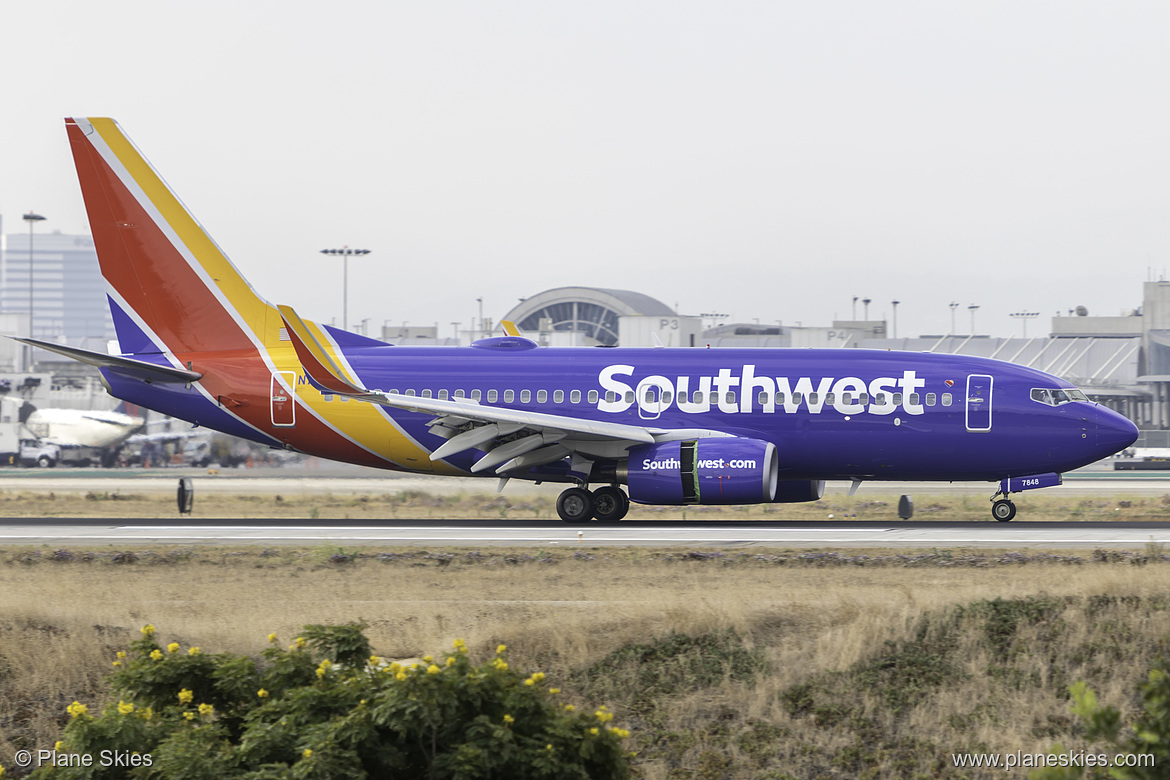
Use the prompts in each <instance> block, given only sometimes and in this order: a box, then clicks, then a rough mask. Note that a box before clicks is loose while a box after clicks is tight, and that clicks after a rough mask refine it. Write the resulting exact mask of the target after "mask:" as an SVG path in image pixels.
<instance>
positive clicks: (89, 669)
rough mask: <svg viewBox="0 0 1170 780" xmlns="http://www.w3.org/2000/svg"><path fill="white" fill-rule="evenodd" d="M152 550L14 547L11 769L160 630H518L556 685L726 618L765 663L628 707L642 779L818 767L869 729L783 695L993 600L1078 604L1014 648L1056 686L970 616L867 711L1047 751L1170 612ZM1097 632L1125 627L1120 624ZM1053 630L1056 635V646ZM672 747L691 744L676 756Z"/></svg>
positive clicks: (971, 580) (1025, 590)
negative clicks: (617, 655)
mask: <svg viewBox="0 0 1170 780" xmlns="http://www.w3.org/2000/svg"><path fill="white" fill-rule="evenodd" d="M152 551H153V553H154V555H142V554H141V551H140V555H139V560H138V562H137V563H131V564H123V565H119V564H116V563H113V562H112V559H111V558H110V557H109V556H108V555H107V556H106V557H100V558H98V559H96V560H93V561H90V562H82V561H80V560H74V561H71V562H54V561H51V560H48V558H49V557H51V556H50V555H46V553H49V551H48V550H47V549H42V550H40V551H39V552H41V553H42V555H40V556H39V557H38V556H35V555H28V554H27V553H28V552H30V551H29V550H21V549H15V548H13V549H8V550H3V551H0V763H6V760H7V759H8V758H10V757H11V756H12V754H13V751H14V750H15V749H16V748H17V747H29V748H32V749H35V748H37V747H47V746H50V745H51V744H52V741H53V740H54V739H55V738H56V735H57V734H58V729H59V727H60V726H61V724H62V721H63V719H64V707H65V705H66V704H68V703H69V702H70V701H72V700H73V699H74V698H77V699H80V700H82V701H88V702H90V703H91V704H97V703H100V701H101V699H102V696H103V689H102V686H101V677H102V675H103V674H104V673H105V671H107V670H108V669H109V668H110V666H109V665H110V661H111V660H112V659H113V654H114V651H115V650H116V649H118V648H120V647H124V646H125V645H126V644H128V643H129V642H130V641H131V640H132V639H134V638H137V633H138V628H139V627H140V626H141V625H143V624H145V623H147V622H151V623H154V624H155V625H156V626H157V627H158V630H159V636H160V638H161V639H163V641H164V642H169V641H171V640H172V639H174V640H178V641H180V642H183V643H191V644H199V645H201V646H202V647H203V648H204V649H205V650H207V651H209V652H212V651H232V652H242V653H256V652H258V651H259V650H261V649H263V647H264V646H265V644H266V643H265V636H266V635H267V634H268V632H270V631H276V632H277V633H278V634H279V635H280V637H281V638H282V639H290V638H292V637H293V636H295V634H296V632H297V630H298V628H299V627H300V626H302V625H303V624H306V623H337V622H344V621H350V620H364V621H365V622H367V623H368V624H369V630H368V632H367V634H368V635H369V637H370V639H371V641H372V643H373V645H374V647H375V649H376V651H377V652H378V653H380V654H383V655H386V656H390V657H410V656H418V655H421V654H424V653H427V652H431V653H438V652H441V651H443V650H444V649H445V648H448V647H450V646H451V641H452V640H453V639H455V638H457V637H458V638H463V639H465V640H467V642H468V644H469V645H470V646H471V647H472V648H473V652H476V653H484V652H487V651H489V650H490V649H493V648H494V647H495V645H496V644H497V643H499V642H504V643H506V644H507V645H508V646H509V651H510V660H511V661H513V663H514V665H516V666H517V667H518V668H521V669H533V670H534V669H537V668H540V669H543V670H544V671H546V673H548V675H549V677H550V680H557V679H569V678H571V677H572V676H573V674H574V673H578V674H579V673H580V670H582V669H585V668H587V667H589V666H590V665H591V664H595V663H597V662H598V661H601V660H602V659H604V658H605V657H606V656H607V654H609V653H612V652H614V651H615V650H617V649H619V648H621V647H623V646H626V645H629V644H632V643H644V642H647V641H649V640H651V639H653V638H654V637H662V636H666V635H668V634H670V633H671V632H679V633H683V634H688V635H691V636H698V635H703V634H707V633H711V632H720V631H724V630H727V629H731V630H734V631H735V632H736V634H737V635H738V636H739V637H741V638H742V640H743V642H744V644H745V647H746V648H747V649H748V650H751V651H755V652H758V653H759V655H760V657H761V658H762V659H763V661H764V662H765V663H764V671H763V672H762V673H761V674H760V675H758V676H757V677H755V678H753V679H751V680H750V681H733V680H731V679H726V680H724V682H723V683H722V684H719V685H715V686H713V687H711V686H709V687H704V688H702V689H697V690H694V691H678V692H676V693H675V694H673V695H671V696H669V697H667V698H666V699H664V700H663V701H662V702H661V703H660V705H659V706H658V707H657V709H656V710H655V718H658V719H659V721H658V725H652V724H650V722H649V721H646V720H645V719H644V718H642V719H639V718H641V716H637V717H635V716H634V715H633V714H632V713H629V712H626V713H622V714H621V715H620V716H619V719H620V717H621V716H624V717H626V719H627V722H628V723H629V724H630V725H634V726H635V728H636V733H635V736H634V737H633V740H634V742H633V743H632V744H633V745H636V746H637V747H639V749H641V750H642V751H643V755H644V757H643V759H641V760H640V763H639V771H640V773H641V774H642V776H644V777H647V778H668V777H763V776H768V775H766V774H765V772H768V771H774V772H781V771H783V772H787V773H790V774H791V776H794V777H805V776H812V775H811V774H809V773H811V772H814V771H821V770H820V769H818V768H819V767H823V766H826V765H831V761H832V760H833V759H831V757H832V756H834V755H838V754H839V753H840V751H842V750H845V749H847V748H849V747H850V746H851V745H855V744H856V743H857V742H858V740H859V739H860V738H859V736H858V733H857V732H856V731H855V730H851V728H848V727H841V726H838V727H834V728H825V727H823V726H821V725H818V724H817V723H816V722H815V718H813V717H809V716H802V715H799V714H796V715H794V714H793V713H792V712H791V711H790V708H788V707H786V706H785V704H784V694H785V692H786V691H789V690H790V689H791V688H792V686H795V685H798V684H802V683H809V682H810V681H813V680H816V679H817V678H818V675H822V676H823V675H825V674H831V673H846V672H848V671H849V670H850V669H853V668H856V667H857V665H858V664H864V663H867V662H868V659H871V658H872V657H873V656H874V654H875V653H878V652H881V651H882V648H883V647H884V643H885V642H887V641H889V642H894V643H904V642H906V641H908V639H910V638H912V637H913V635H914V632H915V630H916V626H919V625H921V624H922V622H923V621H931V620H933V621H936V622H937V621H939V620H941V619H942V618H941V617H940V616H943V615H946V614H947V613H948V610H951V609H953V608H955V607H957V606H961V605H969V604H971V603H973V602H977V601H980V600H991V599H996V598H999V599H1027V598H1029V597H1036V596H1040V595H1043V596H1046V597H1050V598H1053V599H1068V601H1067V602H1062V606H1061V607H1060V608H1059V610H1058V611H1057V613H1055V615H1054V617H1052V618H1051V619H1049V620H1046V621H1043V622H1041V623H1039V624H1036V625H1028V626H1024V627H1022V628H1021V633H1020V634H1019V641H1020V642H1022V645H1021V646H1022V647H1026V648H1029V650H1028V652H1026V653H1023V654H1022V655H1020V656H1019V657H1017V658H1014V659H1012V660H1011V661H1010V664H1009V667H1010V669H1011V670H1012V671H1010V674H1011V675H1022V676H1023V678H1028V679H1031V677H1035V679H1037V680H1039V683H1040V684H1037V685H1033V684H1030V683H1029V684H1027V685H1022V686H1019V687H1016V688H1013V687H1012V686H1011V685H1003V684H999V683H996V682H993V681H992V680H991V679H990V678H989V670H995V669H998V668H1000V667H1001V666H1003V663H1004V662H1005V659H997V658H996V657H994V655H995V653H994V652H993V650H992V649H991V648H989V647H988V646H987V644H986V642H985V641H983V640H981V639H980V637H979V636H977V635H976V634H975V633H974V632H973V631H971V630H968V629H970V627H971V626H974V625H976V624H975V623H971V624H970V625H967V624H966V623H965V624H963V625H964V626H967V628H966V629H964V632H962V634H961V636H960V637H959V640H958V641H959V647H958V649H957V650H956V651H955V658H958V659H961V661H960V664H961V673H960V674H956V675H955V676H954V680H952V681H950V682H948V684H946V685H944V686H942V687H940V688H939V689H937V690H935V691H934V692H933V693H932V694H931V695H929V696H924V697H923V698H922V700H921V701H919V702H917V703H916V704H915V705H914V706H913V707H912V708H911V709H910V710H909V711H907V712H905V713H902V714H898V715H894V714H891V713H889V712H887V711H885V710H884V709H883V708H882V706H881V702H880V701H876V700H873V701H868V703H866V704H864V707H865V708H867V709H866V713H865V716H866V717H867V718H869V719H870V720H872V723H873V724H876V726H877V727H880V729H881V730H882V731H883V732H884V733H886V734H889V735H891V737H890V738H891V739H896V738H900V737H899V736H898V735H903V734H920V735H924V736H928V737H929V738H930V740H931V744H932V745H934V746H935V747H936V748H937V749H939V750H943V749H953V750H959V749H961V748H965V749H972V748H970V747H969V746H971V745H984V746H986V749H989V750H996V751H1008V750H1015V749H1023V750H1030V751H1035V750H1044V749H1047V748H1048V747H1050V746H1051V745H1052V744H1053V742H1055V741H1057V739H1065V740H1066V742H1067V739H1068V737H1069V735H1070V734H1071V732H1070V723H1069V718H1068V703H1067V701H1065V700H1063V699H1062V698H1061V695H1060V692H1061V690H1062V686H1064V685H1066V684H1067V682H1071V681H1072V680H1074V679H1078V678H1079V677H1085V678H1088V679H1090V680H1091V681H1092V682H1093V684H1094V686H1095V687H1096V688H1097V689H1098V690H1099V692H1100V694H1101V697H1102V699H1103V700H1104V701H1107V702H1112V703H1115V704H1119V705H1125V704H1127V703H1128V702H1129V701H1130V699H1131V696H1132V691H1133V688H1134V685H1135V684H1136V682H1137V681H1139V680H1141V679H1142V678H1143V676H1144V674H1145V671H1146V669H1147V668H1148V663H1149V661H1150V658H1151V654H1152V653H1153V652H1154V648H1155V647H1156V645H1157V642H1158V640H1159V639H1160V638H1162V637H1163V636H1164V635H1165V633H1166V629H1167V621H1166V619H1165V617H1166V615H1168V614H1170V612H1161V611H1158V609H1156V608H1151V607H1150V604H1153V603H1161V602H1159V601H1158V599H1162V600H1165V599H1166V597H1167V594H1170V564H1166V563H1151V564H1150V565H1146V566H1135V565H1132V564H1129V563H1104V562H1098V563H1085V564H1082V565H1075V566H1074V565H1060V564H1042V563H1032V564H1027V565H1021V566H1007V565H1003V566H991V567H985V568H979V567H967V568H950V567H945V566H926V567H919V568H900V567H892V566H887V567H876V568H870V567H856V566H835V567H828V568H814V567H794V566H789V565H775V564H769V563H764V562H760V561H758V560H757V559H755V558H753V557H752V556H744V557H743V558H740V559H736V560H735V561H732V562H728V561H726V560H725V561H719V560H683V559H681V556H673V557H672V556H670V555H667V554H663V553H660V552H648V551H637V550H620V549H618V550H613V549H608V550H604V551H601V550H586V551H582V557H581V558H580V559H578V558H574V557H573V556H572V555H570V554H568V553H558V554H557V555H558V557H557V558H555V561H554V562H538V561H534V560H532V556H529V555H524V554H523V552H521V553H518V554H517V557H514V558H513V560H515V561H517V562H515V563H508V562H507V561H508V558H509V553H508V552H506V551H505V552H501V551H498V550H495V551H493V552H492V553H491V555H492V556H493V557H492V558H490V559H489V560H486V561H483V560H480V559H477V558H468V557H465V556H464V557H456V558H455V560H453V561H451V562H448V563H445V564H444V562H443V556H432V557H430V558H425V557H421V556H419V557H412V556H410V555H404V554H403V553H402V551H401V549H396V551H395V553H396V556H397V557H392V558H390V559H389V560H388V561H380V560H378V559H377V558H374V557H369V558H361V559H358V560H355V561H351V562H348V563H337V562H333V561H331V560H330V556H331V554H333V553H335V552H336V549H335V548H333V549H329V550H325V549H319V550H298V549H293V548H281V549H280V550H279V551H261V550H259V549H257V548H250V549H209V548H200V549H199V550H198V551H197V553H195V554H189V553H188V552H187V551H180V554H177V555H171V556H169V557H168V556H167V553H168V552H174V550H173V548H158V547H156V548H152ZM754 552H756V551H753V553H754ZM589 555H593V556H595V557H594V558H593V559H592V560H590V559H588V557H589ZM1100 596H1115V597H1138V600H1137V601H1135V602H1133V605H1131V606H1132V608H1129V607H1126V608H1120V607H1119V608H1118V609H1117V610H1115V612H1114V613H1110V614H1109V615H1108V616H1107V618H1108V620H1109V621H1113V622H1112V623H1107V624H1103V623H1102V622H1101V621H1102V620H1103V618H1101V617H1100V616H1099V615H1098V616H1091V615H1089V613H1088V612H1087V611H1086V608H1085V604H1086V603H1087V602H1086V600H1087V599H1088V598H1089V597H1100ZM1123 604H1124V602H1123ZM968 622H970V621H968ZM1102 625H1108V626H1110V628H1109V630H1108V632H1107V634H1108V636H1103V635H1102ZM1053 630H1057V631H1059V642H1058V644H1055V645H1054V644H1053V642H1052V637H1051V636H1050V634H1051V633H1052V631H1053ZM1029 632H1031V633H1029ZM1106 639H1108V641H1110V642H1115V643H1116V644H1117V647H1116V648H1115V650H1114V651H1111V652H1112V654H1110V652H1107V650H1108V649H1107V648H1106V650H1102V651H1101V653H1082V654H1081V655H1083V656H1084V657H1083V658H1081V660H1079V661H1076V662H1075V663H1074V662H1073V661H1067V660H1062V661H1061V662H1060V664H1059V667H1058V668H1057V667H1054V666H1053V656H1052V653H1053V652H1056V649H1057V648H1065V649H1068V648H1084V647H1090V646H1095V645H1096V644H1100V643H1101V642H1102V641H1104V640H1106ZM1062 652H1063V651H1062ZM1078 657H1079V656H1078ZM1062 658H1063V656H1062ZM997 664H998V665H997ZM1004 668H1008V667H1004ZM1054 669H1056V670H1057V671H1056V672H1054ZM1054 673H1055V674H1057V675H1058V676H1059V677H1060V679H1058V680H1057V679H1053V675H1054ZM554 684H555V683H554ZM590 703H591V704H600V703H602V702H598V701H594V702H590ZM619 705H620V702H619ZM637 728H641V729H642V731H641V739H642V740H643V741H642V742H639V741H638V740H639V738H640V736H639V733H638V732H637ZM753 729H754V730H756V731H753ZM756 732H759V733H760V734H763V735H771V737H772V739H771V740H770V741H765V747H763V748H758V747H753V745H754V744H755V743H749V742H744V741H743V740H740V739H738V738H732V737H729V736H728V734H729V733H734V734H742V733H756ZM669 735H675V736H673V737H671V736H669ZM650 736H653V738H654V739H653V744H650V742H651V740H650ZM672 739H674V740H675V742H676V743H677V744H676V745H675V746H676V747H677V749H673V748H672V749H671V750H669V751H664V749H663V745H668V744H670V740H672ZM948 740H950V741H948ZM952 742H953V744H952ZM683 743H685V744H683ZM892 744H893V743H892ZM948 746H949V747H948ZM761 751H762V752H763V753H765V754H766V755H765V756H763V757H761V755H760V753H761ZM879 752H880V751H879ZM892 753H893V754H896V753H897V750H896V749H894V750H893V751H892ZM646 756H648V758H647V757H646ZM883 756H884V754H882V755H879V756H878V757H877V758H876V759H874V760H875V761H877V763H878V765H879V766H885V768H883V769H882V770H881V771H880V772H879V773H878V775H877V776H883V777H898V776H902V774H901V773H902V769H900V768H899V767H898V766H897V764H896V762H894V761H893V759H891V758H890V757H889V756H885V757H883ZM935 758H937V759H938V760H939V761H942V760H943V759H944V758H945V756H944V755H941V754H940V755H938V756H936V757H935ZM882 762H885V764H882ZM680 767H681V768H680ZM680 772H681V774H680ZM849 774H850V772H849V771H843V776H847V775H849ZM772 776H775V777H782V776H784V775H783V774H774V775H772ZM942 776H946V774H945V773H942Z"/></svg>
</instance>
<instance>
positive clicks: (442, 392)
mask: <svg viewBox="0 0 1170 780" xmlns="http://www.w3.org/2000/svg"><path fill="white" fill-rule="evenodd" d="M439 400H440V401H446V400H447V391H446V390H445V389H444V390H440V391H439Z"/></svg>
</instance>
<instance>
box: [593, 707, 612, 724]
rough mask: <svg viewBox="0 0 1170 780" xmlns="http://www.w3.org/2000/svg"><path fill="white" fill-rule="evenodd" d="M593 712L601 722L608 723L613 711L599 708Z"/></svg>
mask: <svg viewBox="0 0 1170 780" xmlns="http://www.w3.org/2000/svg"><path fill="white" fill-rule="evenodd" d="M593 714H594V715H596V716H597V719H598V720H599V721H601V722H602V723H609V722H610V721H611V720H613V713H612V712H606V711H605V710H604V709H600V710H598V711H597V712H595V713H593Z"/></svg>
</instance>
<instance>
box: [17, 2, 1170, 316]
mask: <svg viewBox="0 0 1170 780" xmlns="http://www.w3.org/2000/svg"><path fill="white" fill-rule="evenodd" d="M3 18H4V30H5V34H4V45H3V47H2V48H0V73H3V75H4V84H5V87H6V89H5V95H4V100H3V104H2V105H3V110H2V111H0V116H2V118H3V121H0V215H3V217H4V220H5V222H4V232H6V233H12V232H14V231H20V230H22V229H23V228H24V225H23V223H21V222H19V217H20V214H21V213H22V212H25V211H28V210H29V209H35V210H37V211H38V212H40V213H42V214H44V215H45V216H46V217H47V218H48V221H47V222H44V223H42V224H41V226H39V227H38V230H46V231H47V230H60V231H61V232H64V233H86V232H88V224H87V222H86V219H85V215H84V207H83V205H82V202H81V197H80V192H79V190H78V187H77V181H76V178H75V175H74V172H73V167H72V159H71V157H70V154H69V149H68V144H67V141H66V137H65V129H64V124H63V122H62V117H65V116H72V115H77V116H86V115H95V116H112V117H114V118H116V119H118V121H119V122H120V123H121V124H122V126H123V128H124V129H125V131H126V132H127V133H128V134H129V135H130V137H131V138H133V139H134V141H135V143H137V144H138V146H139V147H140V148H141V149H142V150H143V151H144V153H145V154H146V155H147V157H148V158H149V159H150V160H151V161H152V162H153V163H154V165H155V167H156V168H157V169H158V170H159V171H160V173H161V174H162V175H163V176H164V177H165V178H166V179H167V181H168V182H169V183H170V185H171V186H172V187H173V188H174V189H175V190H176V191H177V193H178V194H179V196H180V197H181V198H182V199H183V200H184V202H185V203H186V204H187V206H188V207H189V208H190V209H191V210H192V211H193V212H194V214H195V216H196V217H197V218H198V219H199V220H200V221H201V222H202V223H203V225H204V226H205V227H206V228H207V229H208V231H209V232H210V233H211V235H212V236H213V237H214V238H215V239H216V240H217V241H218V242H219V244H220V246H221V247H222V248H223V249H224V250H225V251H226V252H227V254H228V255H229V256H230V257H231V259H232V260H233V262H234V263H235V264H236V265H237V267H239V269H240V270H241V271H242V272H243V274H244V275H245V276H246V277H247V278H248V279H249V280H250V281H251V282H252V283H253V285H254V286H256V287H257V288H258V289H259V291H260V292H261V294H263V295H264V296H265V297H267V298H269V299H270V300H272V301H274V302H277V303H287V304H290V305H292V306H294V307H296V308H297V309H298V311H300V312H301V313H302V314H303V315H305V316H308V317H311V318H314V319H318V320H322V321H326V322H328V321H330V320H332V319H334V318H336V320H337V322H338V323H340V321H341V300H342V295H341V286H342V285H341V269H340V261H337V260H333V259H330V258H327V257H325V256H323V255H321V254H319V250H320V249H323V248H326V247H340V246H342V245H349V246H351V247H360V248H368V249H370V250H372V253H371V254H370V255H369V256H367V257H366V258H364V259H361V260H351V261H350V269H349V273H350V296H349V297H350V314H349V319H350V322H351V323H355V322H358V321H360V320H362V319H363V318H367V317H368V318H371V319H372V321H373V323H374V324H375V325H377V326H380V325H381V324H382V323H383V322H384V321H390V322H391V323H394V324H397V323H401V322H402V321H408V322H409V323H410V324H417V325H421V324H430V323H433V322H436V321H437V322H439V323H440V326H441V328H442V332H443V333H444V334H445V335H447V334H450V332H451V328H452V326H451V325H450V323H451V322H453V321H461V322H463V323H465V325H464V327H466V324H467V323H469V322H470V320H471V319H472V318H473V317H474V316H475V315H476V311H477V305H476V298H477V297H480V296H482V297H483V298H484V313H485V315H487V316H489V317H493V318H499V317H500V316H502V315H503V314H504V313H505V312H506V311H507V310H508V309H509V308H511V307H512V306H513V305H514V304H515V303H516V302H517V299H518V298H519V297H524V296H530V295H533V294H536V293H538V292H540V291H542V290H545V289H548V288H550V287H557V286H562V285H588V286H598V287H615V288H623V289H630V290H636V291H638V292H642V293H646V294H648V295H652V296H654V297H656V298H659V299H660V300H662V301H664V302H665V303H667V304H669V305H671V306H674V305H676V304H677V306H678V307H679V309H680V311H681V312H682V313H684V314H685V313H692V314H693V313H699V312H703V311H718V312H723V313H727V314H729V315H731V317H732V318H733V319H734V320H742V321H752V320H753V319H756V318H758V319H759V320H760V321H761V322H775V321H776V320H783V322H784V324H795V323H797V322H802V323H804V324H805V325H828V324H829V321H830V320H831V319H832V318H833V317H834V316H836V317H840V318H848V317H850V316H851V307H852V299H853V297H854V296H861V297H869V298H872V299H873V303H872V304H871V306H870V314H871V316H873V317H874V318H878V317H881V316H883V315H888V314H889V310H890V303H889V302H890V301H891V300H893V299H898V300H900V301H901V302H902V303H901V305H900V306H899V308H898V326H899V332H900V333H899V335H910V334H917V333H943V332H946V331H948V330H949V329H950V318H951V314H950V309H949V308H948V304H949V303H951V302H952V301H954V302H957V303H959V304H961V307H962V308H961V309H960V310H959V312H960V313H959V317H958V320H957V324H958V331H959V332H960V333H966V332H967V331H968V330H969V327H970V319H969V315H968V313H967V308H966V307H967V306H968V305H971V304H977V305H979V306H980V307H981V308H980V309H979V310H978V312H977V319H976V326H977V330H978V331H979V332H981V333H987V332H990V333H992V334H993V335H1012V334H1018V333H1019V330H1020V326H1019V324H1018V323H1017V322H1015V321H1013V320H1011V319H1010V318H1009V317H1008V314H1009V313H1010V312H1013V311H1021V310H1030V311H1038V312H1041V313H1042V314H1043V317H1044V319H1042V320H1041V322H1043V323H1044V325H1043V326H1033V328H1032V329H1030V330H1029V333H1030V335H1037V334H1038V333H1040V332H1043V331H1046V330H1047V319H1046V318H1047V317H1048V316H1051V315H1052V314H1055V313H1056V312H1057V311H1058V310H1059V311H1067V310H1068V309H1070V308H1073V307H1075V306H1078V305H1083V306H1086V307H1088V309H1089V310H1090V312H1091V313H1093V314H1118V313H1120V311H1121V310H1122V309H1123V308H1132V307H1135V306H1138V305H1140V303H1141V282H1143V281H1146V280H1147V279H1148V278H1150V274H1151V273H1152V274H1153V275H1154V277H1155V278H1157V277H1161V276H1162V275H1163V274H1164V273H1165V271H1166V269H1167V267H1168V266H1170V251H1168V250H1170V246H1168V244H1170V230H1168V229H1167V228H1168V220H1170V108H1168V107H1167V105H1168V101H1170V45H1167V34H1168V32H1170V4H1167V3H1164V2H1124V3H1106V2H1077V1H1075V0H1073V1H1070V0H1061V1H1060V2H1044V3H1040V2H1021V1H1020V0H1012V1H1011V2H986V1H984V0H981V1H980V2H967V3H962V2H896V3H895V2H873V0H864V1H862V2H818V3H810V2H807V1H802V2H768V3H765V2H760V3H736V2H718V3H716V2H711V3H692V2H678V1H677V0H675V1H673V2H656V3H649V2H636V1H631V0H622V1H621V2H611V1H609V0H590V2H574V3H570V2H548V0H541V1H539V2H537V1H533V2H466V3H459V2H427V3H420V2H411V3H404V2H383V1H381V0H379V1H378V2H373V1H371V2H346V1H345V0H341V1H338V0H334V2H330V3H322V2H319V1H318V2H313V3H309V2H303V1H302V0H281V1H280V2H241V1H240V0H231V2H227V1H226V0H204V1H203V2H199V3H191V2H186V3H176V2H167V1H165V0H150V2H126V1H124V0H102V1H101V2H94V0H46V1H45V2H38V3H29V2H26V3H19V4H7V5H6V7H5V9H4V14H3ZM860 314H861V307H860V306H859V307H858V315H859V316H860Z"/></svg>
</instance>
